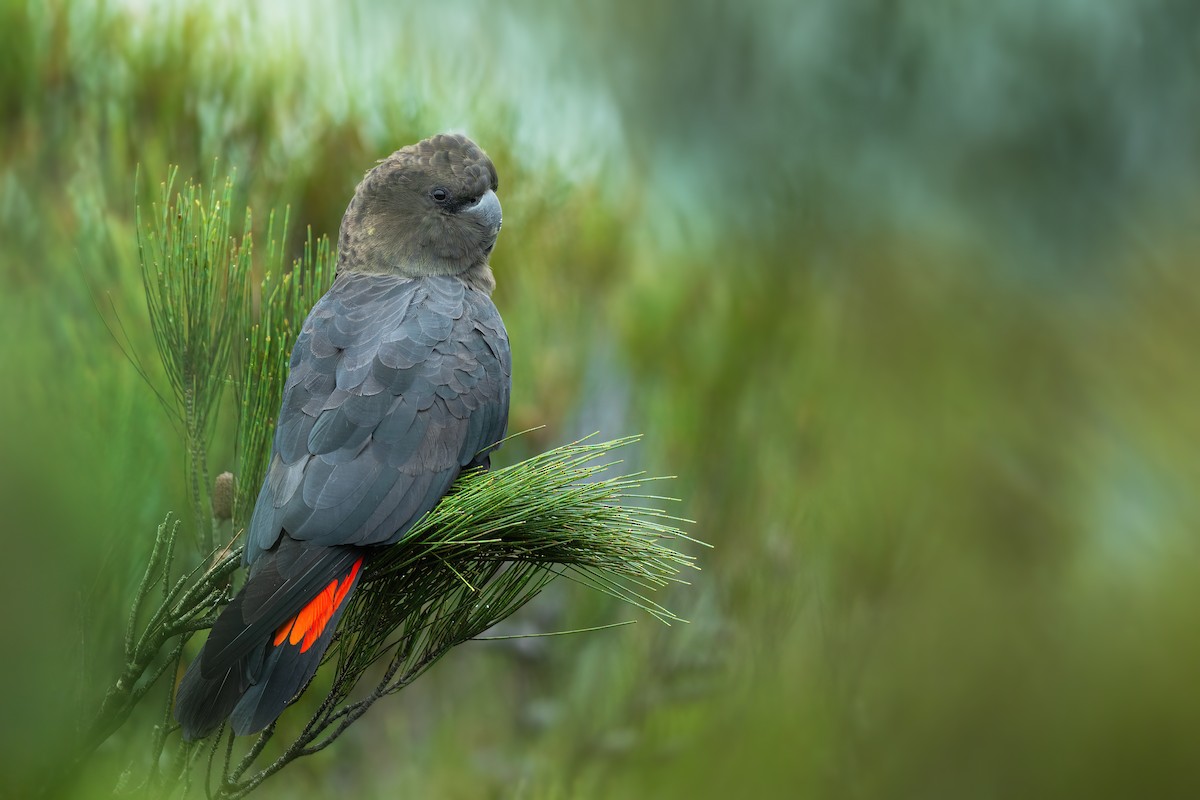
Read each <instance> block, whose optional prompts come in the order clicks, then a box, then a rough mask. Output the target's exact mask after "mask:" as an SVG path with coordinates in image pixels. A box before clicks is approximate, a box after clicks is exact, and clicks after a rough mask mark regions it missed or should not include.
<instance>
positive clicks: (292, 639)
mask: <svg viewBox="0 0 1200 800" xmlns="http://www.w3.org/2000/svg"><path fill="white" fill-rule="evenodd" d="M360 566H362V559H361V558H360V559H359V560H358V561H355V562H354V566H353V567H351V568H350V574H349V575H347V576H346V577H344V578H342V579H341V580H340V581H338V580H333V581H330V582H329V585H328V586H326V587H325V588H324V589H323V590H322V591H321V593H320V594H318V595H317V596H316V597H314V598H313V599H312V600H310V601H309V602H308V605H306V606H305V607H304V608H302V609H300V613H298V614H296V616H294V617H292V618H291V619H289V620H288V621H287V622H285V623H283V625H281V626H280V627H279V629H278V630H277V631H275V646H277V647H278V646H279V645H281V644H283V643H284V642H287V643H288V644H298V645H300V652H301V653H305V652H307V651H308V648H310V647H312V646H313V642H315V641H317V639H319V638H321V633H322V632H323V631H324V630H325V626H326V625H328V624H329V620H330V619H332V618H333V612H335V611H337V610H338V606H340V605H341V604H342V601H343V600H345V599H346V594H347V593H348V592H349V591H350V587H351V586H352V585H353V584H354V578H355V577H356V576H357V575H358V568H359V567H360Z"/></svg>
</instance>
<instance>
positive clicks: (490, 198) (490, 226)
mask: <svg viewBox="0 0 1200 800" xmlns="http://www.w3.org/2000/svg"><path fill="white" fill-rule="evenodd" d="M459 213H460V214H466V215H467V216H468V217H471V218H472V219H474V220H475V221H477V222H478V223H479V224H480V225H482V226H483V227H484V228H486V229H487V230H489V231H491V233H492V238H493V239H495V238H496V234H498V233H500V224H501V221H502V220H503V216H504V215H503V214H501V212H500V198H498V197H496V193H495V192H493V191H492V190H491V189H488V190H487V192H486V193H485V194H484V195H483V197H481V198H479V200H478V201H476V202H475V205H472V206H467V207H466V208H464V209H463V210H462V211H460V212H459Z"/></svg>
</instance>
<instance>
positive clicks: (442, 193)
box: [430, 186, 450, 203]
mask: <svg viewBox="0 0 1200 800" xmlns="http://www.w3.org/2000/svg"><path fill="white" fill-rule="evenodd" d="M430 196H431V197H433V199H434V200H437V201H438V202H439V203H444V202H446V198H447V197H449V196H450V193H449V192H447V191H446V190H445V189H443V188H442V187H440V186H439V187H438V188H436V189H434V190H433V191H432V192H430Z"/></svg>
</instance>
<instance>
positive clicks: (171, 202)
mask: <svg viewBox="0 0 1200 800" xmlns="http://www.w3.org/2000/svg"><path fill="white" fill-rule="evenodd" d="M177 174H178V169H171V170H170V173H169V176H168V178H167V180H166V182H165V183H163V184H162V187H161V193H160V198H159V201H158V202H157V203H155V204H154V205H153V213H152V214H151V218H150V219H148V220H146V219H143V217H142V213H141V208H140V207H139V208H138V211H137V218H136V219H137V225H136V229H137V249H138V257H139V259H140V261H141V266H142V282H143V285H144V286H145V291H146V308H147V309H148V311H149V313H150V327H151V330H152V331H153V333H154V342H155V345H156V346H157V348H158V355H159V358H160V360H161V361H162V365H163V368H164V370H165V371H166V374H167V378H168V380H169V381H170V384H171V390H172V392H173V394H174V398H175V404H174V406H173V407H171V406H168V411H172V412H173V413H174V415H175V416H176V418H177V419H178V420H179V421H180V422H181V423H182V426H183V436H184V440H185V444H186V446H187V452H188V457H189V461H188V473H189V479H190V480H189V483H190V487H191V499H192V511H193V514H194V516H195V520H196V536H197V541H198V543H199V545H200V547H201V549H202V550H203V551H205V552H207V551H209V550H211V549H212V547H213V541H212V531H211V526H210V525H209V524H208V520H209V517H210V516H211V515H210V514H209V513H208V511H207V509H206V506H205V499H206V497H207V494H208V492H209V487H210V486H211V484H210V482H209V479H208V456H207V454H208V442H209V439H210V437H211V435H212V425H213V421H214V416H215V415H214V412H215V410H216V407H217V403H218V401H219V400H220V399H221V397H222V395H223V394H224V391H225V380H226V377H227V375H228V373H229V363H230V357H231V355H232V353H233V350H234V348H235V346H236V341H235V340H236V338H237V336H238V333H239V332H240V331H241V330H242V325H241V324H240V323H241V320H242V315H243V308H244V305H245V298H246V289H247V286H248V278H249V275H250V263H251V239H250V218H249V216H250V215H249V211H248V210H247V212H246V214H245V227H244V231H243V234H242V237H241V239H240V240H236V239H234V238H233V235H232V234H231V226H230V224H231V221H232V215H233V178H232V177H230V178H226V179H225V182H224V185H223V188H222V190H221V191H220V193H218V191H217V189H216V188H215V185H214V188H212V189H211V191H210V192H209V194H208V196H207V200H206V198H205V194H204V188H203V186H201V185H199V184H196V183H194V182H191V181H189V182H188V183H187V184H186V185H185V186H184V188H183V189H182V191H180V192H179V193H178V194H173V192H172V189H173V186H174V184H175V179H176V176H177ZM213 183H214V184H215V183H216V180H215V176H214V180H213Z"/></svg>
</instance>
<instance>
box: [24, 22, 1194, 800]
mask: <svg viewBox="0 0 1200 800" xmlns="http://www.w3.org/2000/svg"><path fill="white" fill-rule="evenodd" d="M0 9H2V11H0V14H2V16H0V122H2V127H0V376H2V378H3V381H4V386H3V388H0V514H2V519H3V522H2V523H0V536H2V537H3V538H2V546H3V550H2V553H3V557H2V559H0V563H2V564H3V578H2V579H0V587H2V588H0V603H2V609H3V611H2V613H0V619H2V622H0V633H2V635H3V643H4V648H3V654H4V655H3V658H0V686H3V689H2V690H0V697H2V699H0V775H2V776H3V783H2V784H0V794H3V793H5V791H12V792H14V793H16V795H18V796H23V795H25V794H26V793H27V791H28V789H29V787H30V785H31V784H30V781H31V780H32V778H31V776H32V775H33V774H34V773H35V771H36V770H37V769H39V768H41V767H44V766H45V765H47V764H54V763H55V760H56V758H58V757H60V754H61V753H62V752H63V749H64V747H65V744H66V742H67V741H69V739H70V736H71V732H72V731H73V730H74V727H75V726H76V725H78V724H79V723H80V722H81V721H82V720H83V719H85V718H86V716H87V714H88V713H89V712H90V710H91V709H93V708H94V707H95V703H96V702H97V700H98V693H99V692H100V691H101V690H102V687H103V686H105V685H106V684H107V683H108V682H111V680H112V679H113V677H114V676H115V674H116V671H117V669H118V668H119V657H118V653H119V645H120V642H119V639H120V636H121V631H122V622H123V619H122V617H123V613H125V612H124V611H123V609H125V608H127V603H128V598H129V595H130V593H131V592H132V590H133V587H134V586H135V585H136V579H137V576H138V573H139V568H140V566H141V564H142V563H143V561H144V558H145V556H146V551H147V549H148V545H149V543H150V541H151V540H152V536H153V533H154V528H155V526H156V524H157V523H158V522H159V521H160V520H161V519H162V517H163V515H164V514H165V513H166V512H168V511H175V512H178V513H180V514H181V515H182V516H183V517H184V518H185V519H187V518H188V515H187V500H186V493H185V487H184V480H183V451H182V446H181V444H180V442H179V439H178V437H177V435H176V433H175V431H174V430H173V428H172V427H171V424H170V421H169V418H168V417H167V415H166V414H165V413H164V412H163V410H162V409H161V407H160V406H159V405H158V402H157V400H156V398H155V396H154V394H153V392H152V391H151V390H150V389H149V388H148V387H147V385H146V384H145V382H144V381H143V380H142V379H141V378H140V377H139V375H138V374H137V371H136V370H135V369H134V368H133V366H132V365H131V364H130V362H129V360H128V359H127V358H126V356H125V355H123V354H122V351H121V349H120V348H119V347H118V346H117V344H116V341H115V339H114V337H113V336H112V335H111V334H110V331H109V328H110V327H112V326H113V325H114V321H119V322H117V323H116V324H119V325H122V326H123V327H124V329H125V331H126V332H127V333H128V336H129V338H130V340H131V341H132V342H133V344H134V346H135V350H136V352H137V353H138V354H139V355H140V356H141V357H142V359H143V361H144V362H145V363H146V364H148V365H149V370H150V373H151V377H152V379H154V378H157V377H158V373H156V371H155V368H154V366H153V362H154V359H153V355H154V353H153V344H152V340H151V338H150V335H149V330H148V323H147V319H146V313H145V308H144V302H143V300H142V297H141V288H140V282H139V273H138V266H137V258H136V251H135V248H134V228H133V221H132V220H133V212H134V190H135V178H134V175H135V169H137V168H138V166H139V165H140V170H141V178H140V180H141V184H142V189H141V191H142V192H143V194H142V197H150V196H152V194H151V193H152V192H153V187H154V186H156V185H157V182H158V181H160V180H162V179H163V178H164V177H165V175H166V168H167V165H168V164H179V165H181V168H182V174H183V175H185V176H196V177H200V178H207V177H208V176H209V175H210V174H212V172H213V169H214V167H213V162H214V159H219V161H218V162H217V167H216V169H217V171H218V173H219V174H220V175H224V174H225V172H227V171H228V170H231V169H236V171H237V175H238V179H239V190H240V192H241V196H242V199H244V200H245V201H246V202H247V203H249V204H250V205H252V206H253V208H254V209H255V213H256V219H258V220H259V221H261V220H265V217H266V212H267V211H268V210H270V209H272V208H276V209H282V208H284V207H285V206H290V209H291V219H292V222H293V237H292V241H291V242H290V244H289V247H290V248H291V250H292V252H293V255H298V253H299V250H298V248H299V242H300V238H301V237H302V236H303V226H305V225H311V226H312V228H313V230H314V232H315V233H317V234H322V233H327V234H330V235H336V230H337V225H338V223H339V220H340V217H341V214H342V212H343V210H344V208H345V204H346V202H347V200H348V198H349V196H350V194H351V192H352V191H353V188H354V185H355V183H356V182H357V180H358V179H359V177H361V175H362V173H363V171H364V170H365V169H367V168H368V167H370V166H371V165H372V164H373V163H374V161H375V159H377V158H380V157H382V156H384V155H386V154H387V153H389V152H391V151H392V150H393V149H395V148H397V147H399V146H402V145H404V144H407V143H409V142H412V141H416V140H417V139H419V138H423V137H424V136H427V135H430V134H432V133H434V132H437V131H440V130H457V131H462V132H466V133H468V134H469V135H471V136H472V137H473V138H475V139H476V140H477V141H478V142H479V143H480V144H481V145H482V146H483V147H484V148H485V149H487V150H488V152H489V153H490V154H491V155H492V156H493V158H494V160H495V161H496V163H497V165H498V168H499V171H500V175H501V197H502V201H503V203H504V211H505V227H504V232H503V234H502V236H501V239H500V243H499V245H498V247H497V250H496V253H495V256H494V261H493V263H494V266H495V271H496V276H497V282H498V288H497V291H496V295H495V299H496V302H497V305H498V306H499V307H500V309H501V311H502V313H503V314H504V317H505V320H506V322H507V324H508V328H509V331H510V334H511V337H512V341H513V351H514V355H515V376H514V403H513V412H512V413H513V428H514V429H522V428H526V427H532V426H535V425H544V426H545V427H544V428H542V429H541V430H539V431H538V432H536V433H534V434H531V435H529V436H527V437H523V439H522V440H520V441H518V442H516V443H514V444H513V445H512V446H510V447H509V448H506V450H505V451H503V455H501V456H498V458H497V460H498V461H499V462H500V463H509V462H511V461H512V460H515V459H517V458H520V457H522V456H523V455H526V454H528V453H530V452H532V451H534V450H536V449H541V448H543V447H546V446H550V445H552V444H556V443H561V442H563V441H566V440H569V439H572V438H574V437H576V436H578V435H580V434H583V433H587V432H590V431H593V430H599V431H601V432H602V433H603V434H605V435H610V436H616V435H621V434H626V433H635V432H641V433H644V434H646V441H645V443H644V445H642V446H640V448H639V449H638V451H637V452H636V453H635V454H634V455H633V459H634V461H635V462H636V464H637V465H638V466H640V467H645V468H646V469H649V470H651V471H652V472H655V473H668V474H674V475H678V480H676V481H675V482H674V483H673V484H672V485H671V486H670V489H669V492H670V493H671V494H674V495H677V496H678V497H680V498H682V499H683V503H682V504H681V506H679V508H680V509H681V513H682V514H683V515H684V516H687V517H690V518H693V519H695V520H697V523H696V525H695V526H694V527H693V529H692V532H693V533H694V534H695V535H696V536H698V537H699V538H701V539H703V540H705V541H707V542H710V543H712V544H713V545H715V548H714V549H712V550H711V551H708V550H701V549H699V548H696V549H695V550H694V552H695V553H696V554H697V555H698V556H699V557H700V559H701V565H702V567H703V571H702V572H700V573H698V574H696V575H695V576H693V584H692V585H691V586H689V587H682V588H681V589H680V590H678V591H672V592H671V593H670V594H669V595H668V596H667V598H666V602H667V603H668V605H670V606H671V607H672V608H673V609H674V610H676V611H677V612H679V613H680V614H682V615H683V616H685V617H687V618H689V619H691V620H692V623H691V624H690V625H686V626H678V625H677V626H674V627H665V626H662V625H659V624H658V623H656V622H654V621H653V620H650V619H648V618H646V617H644V615H638V614H636V613H634V612H632V611H630V610H629V609H626V608H621V607H618V606H614V605H613V604H612V603H611V602H608V601H606V600H604V599H601V598H598V597H596V596H592V595H590V594H589V593H587V592H586V590H584V589H583V588H581V587H577V586H569V585H563V586H555V587H552V588H551V590H549V591H548V592H547V593H546V594H545V595H544V596H543V597H541V598H539V600H538V601H536V602H535V603H534V604H533V605H531V606H530V607H529V608H528V609H527V610H526V611H525V612H523V613H522V614H521V615H520V616H519V617H518V618H517V619H515V620H513V621H512V623H511V624H510V626H509V628H508V630H507V631H506V632H519V631H530V632H532V631H548V630H561V629H567V628H572V627H579V626H583V625H594V624H604V623H608V622H615V621H621V620H623V619H629V618H636V619H638V624H637V625H633V626H626V627H622V628H616V629H613V630H607V631H601V632H598V633H593V634H583V635H574V636H563V637H552V638H541V639H526V640H516V641H515V642H494V643H472V644H467V645H464V646H463V647H460V648H459V649H458V650H457V651H456V652H454V653H452V654H451V655H450V656H449V657H447V658H446V659H445V660H444V661H443V662H442V663H441V664H440V665H439V666H438V667H437V668H436V669H435V670H434V671H433V672H432V673H430V674H429V675H427V676H426V677H424V678H422V679H421V680H420V681H419V682H418V683H417V684H415V685H414V686H412V687H411V688H410V689H407V690H405V691H404V692H402V693H401V694H400V695H399V696H398V697H396V698H393V699H392V700H391V701H390V702H385V703H382V704H380V705H378V706H376V708H375V709H373V710H372V713H371V714H370V715H368V716H367V717H366V718H365V719H364V720H363V721H361V722H360V723H359V724H358V725H356V726H355V728H354V729H353V730H352V732H351V733H350V734H348V735H347V736H346V737H344V738H343V739H342V740H340V741H339V742H338V743H337V744H336V745H335V746H333V747H332V748H330V749H328V750H327V751H325V752H323V753H321V754H320V755H318V756H316V757H313V758H309V759H305V760H303V761H302V762H298V763H296V764H293V765H291V766H290V767H289V768H288V769H287V770H285V771H284V772H283V773H281V774H280V775H278V776H277V777H275V778H273V779H271V780H270V781H269V782H268V783H267V784H266V785H265V786H264V787H263V789H262V790H261V794H260V795H259V796H263V797H271V796H280V797H290V796H296V793H297V792H302V793H303V796H325V795H329V796H333V795H335V794H338V795H343V796H355V797H402V796H411V797H436V798H477V797H491V798H510V797H511V798H568V797H569V798H575V797H580V798H591V797H714V798H719V797H735V796H736V797H814V798H817V797H819V798H876V797H887V798H893V797H894V798H909V797H911V798H939V797H944V798H993V797H994V798H1002V797H1014V796H1020V797H1046V798H1050V797H1196V796H1200V692H1198V691H1197V676H1200V569H1198V564H1200V562H1198V557H1200V538H1198V532H1200V369H1198V368H1197V358H1198V355H1197V352H1198V348H1200V283H1198V281H1197V275H1196V267H1197V266H1200V258H1198V255H1197V254H1198V252H1200V250H1198V249H1197V248H1198V247H1200V182H1198V178H1200V169H1198V166H1200V165H1198V159H1200V77H1198V76H1200V63H1198V62H1200V58H1198V55H1200V4H1197V3H1195V2H1192V1H1191V0H1143V1H1142V2H1137V1H1136V0H1129V1H1128V2H1111V3H1094V2H1082V1H1081V0H1072V1H1068V0H1062V2H1053V3H1046V2H1041V0H1005V1H1000V0H998V1H997V2H992V3H959V2H950V1H947V2H923V3H917V2H910V3H898V2H891V1H890V0H853V2H847V1H846V0H806V1H805V2H796V0H779V1H778V2H771V1H770V0H762V1H760V2H749V3H718V2H706V1H705V0H697V1H696V2H687V1H686V0H663V1H662V2H646V0H636V1H635V0H615V1H614V2H608V3H581V4H565V3H564V4H556V3H549V2H547V3H538V2H532V0H527V1H524V2H522V1H521V0H518V2H512V3H490V2H483V1H482V0H449V1H448V2H441V3H416V2H413V3H393V2H370V1H369V0H360V1H356V2H345V3H328V4H324V5H322V4H318V3H315V2H287V3H285V2H278V3H274V4H242V3H237V2H233V1H232V0H227V1H226V0H210V1H209V2H204V3H199V2H196V3H187V2H179V3H157V2H148V0H112V1H111V2H87V1H85V0H81V1H80V2H61V1H60V2H55V1H54V0H47V1H46V2H32V1H31V2H20V1H19V0H3V2H2V3H0ZM226 419H229V415H226ZM230 430H231V429H230V428H229V426H228V425H225V426H223V427H222V428H220V429H219V431H218V437H217V442H216V444H215V445H214V448H215V449H214V464H213V466H214V469H215V470H220V469H222V468H224V467H225V466H228V463H229V462H230V461H231V456H232V447H231V438H232V437H231V435H230ZM133 724H150V722H148V721H147V722H145V723H141V722H138V721H136V720H135V723H133ZM128 764H129V761H128V754H127V753H126V752H125V751H123V750H122V749H121V748H120V747H119V742H117V743H110V745H109V746H107V747H106V748H105V749H103V750H102V751H101V752H100V754H99V755H98V758H97V759H96V761H95V763H94V764H93V765H92V767H91V769H90V770H89V771H88V773H87V774H86V775H85V776H84V777H83V779H82V780H81V781H80V782H79V784H77V786H76V787H75V791H76V792H77V793H78V794H80V795H81V796H107V795H108V793H109V792H110V791H111V788H112V786H113V784H114V783H115V782H116V779H117V775H118V773H119V772H120V771H121V770H123V769H124V768H125V767H126V766H128Z"/></svg>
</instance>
